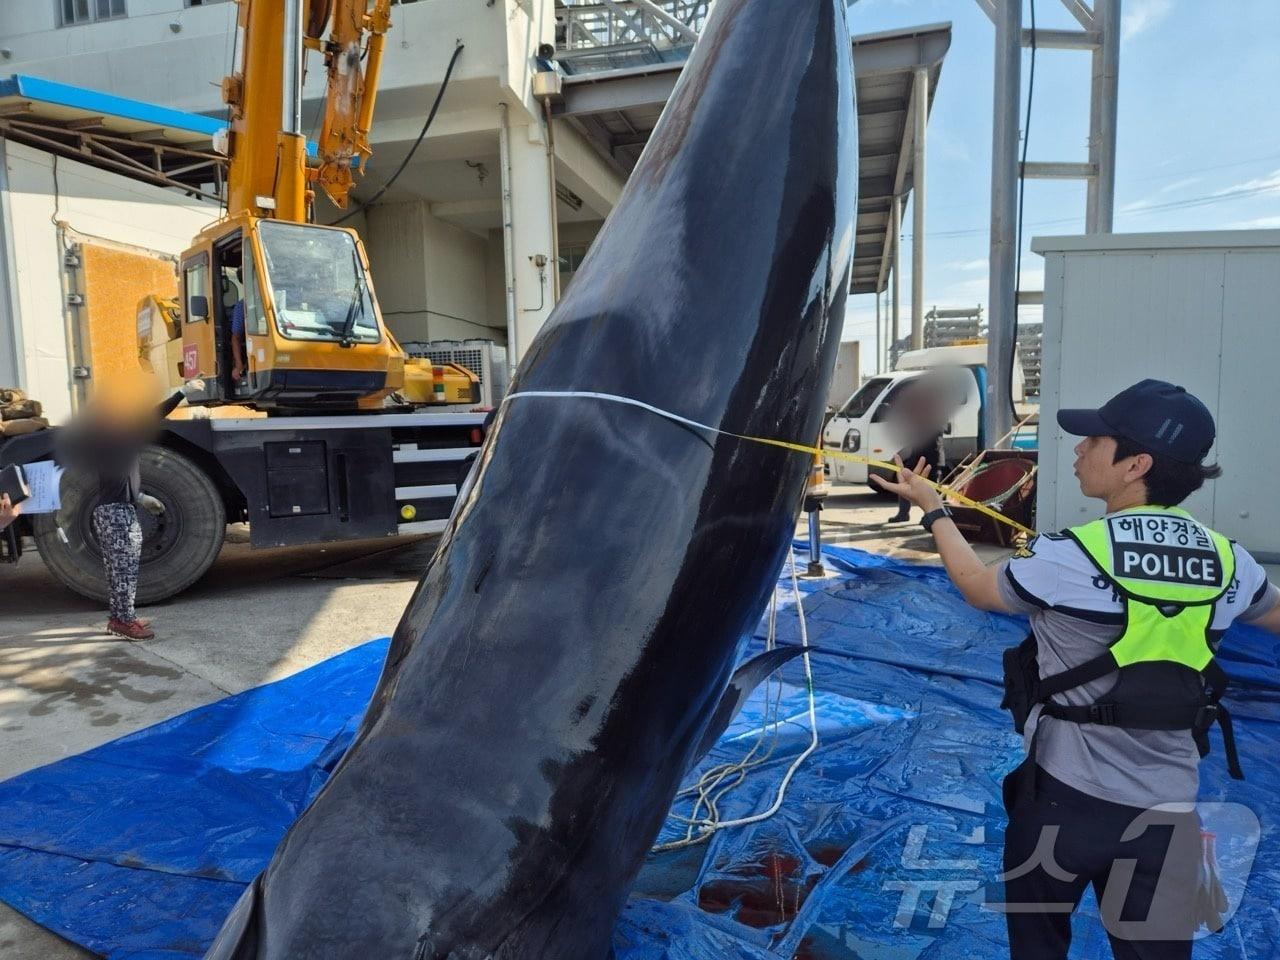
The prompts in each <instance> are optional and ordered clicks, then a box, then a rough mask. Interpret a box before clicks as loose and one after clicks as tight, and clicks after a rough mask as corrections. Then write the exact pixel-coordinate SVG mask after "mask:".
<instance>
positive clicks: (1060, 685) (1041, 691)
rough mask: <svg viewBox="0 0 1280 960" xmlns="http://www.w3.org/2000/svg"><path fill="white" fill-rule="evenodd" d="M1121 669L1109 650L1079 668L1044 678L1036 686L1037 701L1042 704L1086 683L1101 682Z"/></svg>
mask: <svg viewBox="0 0 1280 960" xmlns="http://www.w3.org/2000/svg"><path fill="white" fill-rule="evenodd" d="M1119 669H1120V665H1119V664H1118V663H1116V658H1115V656H1114V654H1112V652H1111V651H1110V650H1107V651H1105V652H1103V653H1100V654H1098V656H1096V657H1094V658H1093V659H1092V660H1086V661H1085V662H1084V663H1082V664H1080V665H1079V666H1078V667H1072V668H1071V669H1070V670H1063V671H1062V672H1061V673H1055V674H1053V675H1052V676H1049V677H1044V678H1043V679H1042V680H1040V681H1039V682H1038V683H1037V684H1036V699H1037V700H1039V701H1042V702H1043V701H1047V700H1048V699H1049V698H1050V697H1052V696H1056V695H1057V694H1059V693H1065V692H1066V691H1068V690H1074V689H1075V688H1076V687H1082V686H1084V685H1085V684H1086V683H1092V682H1093V681H1094V680H1101V679H1102V678H1103V677H1105V676H1107V675H1108V674H1111V673H1115V672H1116V671H1117V670H1119Z"/></svg>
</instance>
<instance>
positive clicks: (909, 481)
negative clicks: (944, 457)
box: [871, 453, 942, 513]
mask: <svg viewBox="0 0 1280 960" xmlns="http://www.w3.org/2000/svg"><path fill="white" fill-rule="evenodd" d="M893 462H894V463H895V464H897V466H898V479H897V481H896V482H895V481H892V480H886V479H885V478H884V477H882V476H880V475H879V474H877V473H873V474H872V475H871V479H872V480H873V481H875V483H876V485H877V486H879V487H880V488H881V489H882V490H887V491H888V492H889V493H892V494H895V495H896V496H899V497H904V498H905V499H907V500H910V501H911V502H912V504H914V505H915V506H917V507H919V508H920V509H922V510H924V511H925V512H926V513H928V512H930V511H932V510H938V509H941V507H942V497H941V496H940V495H939V493H938V491H937V490H935V489H934V487H933V485H932V484H930V483H928V482H927V481H928V479H929V474H930V472H932V468H931V467H930V466H929V464H928V463H927V462H926V461H925V459H924V457H921V458H920V459H919V460H917V461H916V465H915V467H914V468H908V467H907V466H906V465H905V464H904V463H903V462H902V457H900V456H898V455H897V454H896V453H895V454H894V455H893Z"/></svg>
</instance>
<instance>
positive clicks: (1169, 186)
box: [1160, 177, 1200, 193]
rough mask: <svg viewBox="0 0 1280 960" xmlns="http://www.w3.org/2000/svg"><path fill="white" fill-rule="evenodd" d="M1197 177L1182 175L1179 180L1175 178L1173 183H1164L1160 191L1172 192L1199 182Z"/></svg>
mask: <svg viewBox="0 0 1280 960" xmlns="http://www.w3.org/2000/svg"><path fill="white" fill-rule="evenodd" d="M1199 182H1200V178H1199V177H1183V178H1182V179H1181V180H1175V181H1173V183H1166V184H1165V185H1164V186H1163V187H1161V188H1160V192H1161V193H1173V192H1175V191H1177V190H1182V189H1185V188H1186V187H1189V186H1191V185H1193V184H1196V183H1199Z"/></svg>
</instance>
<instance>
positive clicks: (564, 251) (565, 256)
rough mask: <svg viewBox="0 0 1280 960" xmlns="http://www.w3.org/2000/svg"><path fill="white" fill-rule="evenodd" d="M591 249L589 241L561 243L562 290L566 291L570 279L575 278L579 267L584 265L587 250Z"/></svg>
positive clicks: (562, 291)
mask: <svg viewBox="0 0 1280 960" xmlns="http://www.w3.org/2000/svg"><path fill="white" fill-rule="evenodd" d="M589 249H591V244H589V243H575V244H561V245H560V292H561V293H564V291H565V290H567V289H568V287H569V281H571V280H572V279H573V275H574V274H575V273H577V272H578V267H580V266H581V265H582V261H583V259H584V258H585V257H586V255H587V251H588V250H589Z"/></svg>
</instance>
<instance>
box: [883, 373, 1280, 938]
mask: <svg viewBox="0 0 1280 960" xmlns="http://www.w3.org/2000/svg"><path fill="white" fill-rule="evenodd" d="M1058 423H1059V425H1060V426H1061V427H1062V428H1063V430H1065V431H1066V432H1067V433H1070V434H1074V435H1076V436H1081V437H1083V438H1084V439H1083V440H1082V441H1081V442H1080V443H1079V444H1078V445H1077V446H1076V448H1075V455H1076V461H1075V475H1076V477H1077V479H1078V480H1079V483H1080V490H1081V492H1082V493H1084V495H1085V496H1087V497H1092V498H1096V499H1099V500H1102V501H1104V502H1105V503H1106V514H1105V516H1104V517H1103V518H1102V519H1100V520H1095V521H1093V522H1092V523H1087V524H1084V525H1083V526H1080V527H1074V528H1071V529H1069V530H1065V531H1063V532H1062V533H1058V534H1044V535H1042V536H1039V537H1037V538H1035V539H1034V540H1032V541H1031V543H1030V544H1028V545H1027V547H1026V548H1025V549H1023V550H1021V551H1019V553H1018V554H1017V555H1015V556H1014V557H1013V558H1011V559H1010V560H1008V561H1006V562H1005V563H1003V564H1000V565H997V566H994V567H987V566H985V565H984V564H983V563H982V561H981V560H979V559H978V557H977V555H976V554H975V553H974V552H973V550H972V549H971V548H970V547H969V545H968V544H967V543H966V542H965V540H964V538H963V537H962V536H961V534H960V531H959V530H958V529H957V528H956V525H955V524H954V522H952V521H951V520H950V519H949V516H950V515H949V513H948V511H947V509H946V507H945V506H944V505H943V502H942V500H941V498H940V497H939V495H938V493H937V492H936V491H935V490H934V489H933V488H932V487H930V486H929V485H928V484H926V483H924V482H923V481H922V480H921V478H920V476H918V475H917V474H916V473H915V472H914V471H912V470H908V469H903V470H902V472H901V474H900V476H899V479H898V482H896V483H891V482H887V481H885V482H881V486H883V487H885V489H887V490H889V491H891V492H894V493H898V494H899V495H901V496H904V497H906V498H907V499H909V500H910V501H912V502H913V503H914V504H916V505H918V506H920V507H922V508H923V509H924V510H925V511H926V514H925V517H924V520H923V521H922V522H923V525H924V527H925V529H926V530H931V531H932V533H933V535H934V538H935V540H936V541H937V545H938V551H939V553H940V554H941V556H942V560H943V563H944V564H945V566H946V569H947V573H948V574H949V576H950V578H951V580H952V582H953V583H955V585H956V586H957V587H958V588H959V590H960V592H961V593H962V594H963V595H964V598H965V599H966V600H967V601H968V602H969V603H970V604H971V605H973V606H975V607H977V608H978V609H980V610H993V611H1004V612H1009V613H1025V614H1028V615H1029V617H1030V621H1031V628H1032V635H1031V636H1030V637H1028V638H1027V640H1026V641H1025V642H1024V643H1023V644H1022V645H1021V646H1019V647H1017V648H1014V649H1013V650H1010V651H1008V652H1007V653H1006V655H1005V674H1006V676H1005V687H1006V698H1005V706H1007V707H1009V708H1010V709H1011V710H1012V712H1013V715H1014V723H1015V727H1016V728H1017V729H1018V730H1019V731H1020V732H1021V733H1022V734H1023V736H1024V741H1025V745H1026V750H1027V759H1026V760H1025V761H1024V763H1023V764H1022V765H1021V766H1020V767H1019V768H1018V769H1017V770H1015V771H1014V772H1013V773H1011V774H1010V775H1009V777H1008V778H1007V779H1006V781H1005V784H1004V800H1005V806H1006V809H1007V811H1008V814H1009V827H1008V830H1007V832H1006V836H1005V851H1004V864H1005V873H1004V880H1005V905H1004V910H1005V912H1006V916H1007V923H1008V929H1009V946H1010V953H1011V955H1012V957H1013V960H1042V958H1043V960H1065V958H1066V957H1067V951H1068V947H1069V946H1070V942H1071V924H1070V920H1071V913H1072V911H1073V910H1074V909H1075V907H1076V906H1077V905H1078V903H1079V901H1080V898H1081V896H1082V895H1083V893H1084V890H1085V888H1086V887H1087V886H1090V885H1092V886H1093V887H1094V891H1095V894H1096V896H1097V899H1098V903H1099V904H1100V906H1101V914H1102V917H1103V921H1104V925H1105V926H1106V928H1107V932H1108V935H1109V936H1110V939H1111V944H1112V951H1113V953H1114V955H1115V957H1116V958H1117V960H1186V958H1189V957H1190V956H1191V938H1192V935H1193V933H1194V932H1195V930H1196V928H1197V926H1198V925H1199V924H1200V923H1201V922H1202V921H1208V922H1210V923H1211V919H1212V918H1211V917H1208V916H1206V910H1205V897H1204V893H1205V891H1204V888H1203V884H1202V883H1201V882H1200V878H1201V876H1202V863H1203V855H1202V847H1201V839H1200V833H1199V822H1198V820H1197V819H1196V816H1195V813H1194V802H1195V799H1196V793H1197V790H1198V786H1199V779H1198V764H1199V761H1200V759H1201V757H1202V756H1204V755H1205V753H1207V752H1208V750H1209V736H1210V730H1211V728H1212V727H1217V728H1218V729H1220V731H1221V741H1222V744H1223V753H1224V754H1225V759H1226V761H1227V763H1228V765H1229V769H1230V771H1231V773H1232V775H1233V776H1237V777H1238V776H1240V769H1239V764H1238V762H1237V759H1236V756H1235V750H1234V741H1233V737H1232V735H1231V726H1230V717H1229V716H1228V715H1227V712H1226V709H1225V707H1223V706H1222V705H1221V703H1220V702H1219V698H1220V697H1221V696H1222V691H1223V687H1225V685H1226V677H1225V675H1224V674H1223V672H1222V669H1221V667H1220V666H1219V665H1218V663H1217V661H1216V660H1215V659H1214V652H1215V651H1216V648H1217V645H1218V642H1219V640H1220V639H1221V637H1222V634H1223V633H1224V632H1225V631H1226V630H1227V628H1228V627H1229V626H1230V625H1231V624H1232V623H1233V622H1235V621H1237V620H1239V621H1242V622H1248V623H1253V624H1255V625H1258V626H1260V627H1263V628H1265V629H1267V630H1269V631H1270V632H1272V633H1275V634H1280V590H1277V588H1276V587H1275V585H1273V584H1271V583H1269V582H1268V580H1267V577H1266V574H1265V572H1264V571H1263V569H1262V568H1261V567H1260V566H1259V565H1258V563H1257V562H1256V561H1255V560H1254V559H1253V558H1252V557H1251V556H1250V555H1249V554H1248V553H1247V552H1246V551H1245V550H1243V549H1241V548H1240V547H1239V546H1237V545H1235V544H1233V543H1231V542H1230V541H1229V540H1227V539H1226V538H1225V537H1222V536H1221V535H1219V534H1217V533H1214V532H1213V531H1212V530H1209V529H1208V528H1206V527H1204V526H1203V525H1202V524H1200V523H1198V522H1197V521H1196V520H1195V519H1194V518H1192V517H1191V515H1190V514H1189V513H1187V512H1186V511H1185V510H1182V509H1180V508H1179V506H1178V504H1180V503H1182V502H1183V501H1184V500H1185V499H1186V498H1187V497H1188V496H1190V495H1191V494H1192V493H1194V492H1195V491H1196V490H1198V489H1199V488H1200V487H1201V486H1202V485H1203V484H1204V482H1205V480H1207V479H1212V478H1214V477H1217V476H1219V475H1220V474H1221V471H1220V470H1219V469H1218V467H1217V466H1212V465H1207V464H1206V463H1205V458H1206V456H1207V455H1208V453H1209V449H1210V447H1211V446H1212V445H1213V442H1214V437H1215V428H1214V422H1213V417H1212V416H1211V415H1210V413H1209V411H1208V410H1207V409H1206V408H1205V406H1204V404H1202V403H1201V402H1200V401H1199V400H1198V399H1196V398H1195V397H1194V396H1192V395H1191V394H1189V393H1187V392H1186V391H1185V390H1184V389H1183V388H1182V387H1177V386H1174V385H1172V384H1169V383H1165V382H1163V381H1159V380H1144V381H1142V382H1141V383H1137V384H1134V385H1133V386H1131V387H1129V388H1128V389H1126V390H1123V391H1121V392H1120V393H1119V394H1117V395H1116V396H1115V397H1113V398H1112V399H1111V400H1109V401H1108V402H1107V403H1106V404H1105V405H1104V406H1102V407H1101V408H1100V409H1097V410H1061V411H1059V413H1058ZM876 479H877V480H879V479H880V478H878V477H877V478H876ZM1157 807H1158V808H1159V810H1158V811H1157V810H1155V809H1154V808H1157ZM1131 827H1132V828H1133V829H1130V828H1131ZM1130 865H1131V866H1132V870H1130ZM1219 901H1220V898H1219ZM1209 912H1210V913H1211V912H1212V911H1209Z"/></svg>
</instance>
